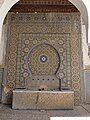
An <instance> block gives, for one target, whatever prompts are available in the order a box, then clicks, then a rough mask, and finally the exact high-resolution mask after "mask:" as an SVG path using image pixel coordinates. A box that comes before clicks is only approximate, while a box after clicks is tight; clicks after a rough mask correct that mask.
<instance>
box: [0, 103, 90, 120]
mask: <svg viewBox="0 0 90 120" xmlns="http://www.w3.org/2000/svg"><path fill="white" fill-rule="evenodd" d="M50 117H90V105H81V106H75V107H74V110H46V111H45V110H42V111H40V110H12V109H11V106H7V105H2V104H0V120H50Z"/></svg>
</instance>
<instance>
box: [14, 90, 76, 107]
mask: <svg viewBox="0 0 90 120" xmlns="http://www.w3.org/2000/svg"><path fill="white" fill-rule="evenodd" d="M73 107H74V92H73V91H29V90H13V101H12V108H13V109H73Z"/></svg>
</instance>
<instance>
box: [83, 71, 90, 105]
mask: <svg viewBox="0 0 90 120" xmlns="http://www.w3.org/2000/svg"><path fill="white" fill-rule="evenodd" d="M84 87H85V103H90V70H85V71H84Z"/></svg>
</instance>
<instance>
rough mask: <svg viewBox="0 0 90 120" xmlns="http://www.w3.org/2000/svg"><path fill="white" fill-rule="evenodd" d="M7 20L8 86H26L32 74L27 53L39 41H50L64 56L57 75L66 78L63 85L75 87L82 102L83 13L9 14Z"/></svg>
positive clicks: (78, 99) (61, 58)
mask: <svg viewBox="0 0 90 120" xmlns="http://www.w3.org/2000/svg"><path fill="white" fill-rule="evenodd" d="M7 19H8V24H9V31H8V33H9V36H8V42H7V54H6V58H7V59H6V73H5V74H6V81H5V86H7V87H9V88H10V89H13V88H16V87H21V88H23V87H26V79H27V77H28V76H29V70H28V67H27V62H26V61H27V60H26V59H27V55H28V53H29V51H30V50H31V49H32V48H33V47H35V46H37V45H38V44H42V43H48V44H50V45H51V46H53V47H54V48H55V49H56V50H57V51H58V53H59V56H60V67H59V69H58V72H57V74H56V75H57V77H58V78H61V79H62V87H70V88H72V90H74V96H75V104H76V105H78V104H79V103H80V89H81V84H80V81H81V76H80V75H81V68H82V67H81V62H80V60H81V56H80V54H81V46H80V42H81V41H80V40H81V27H80V14H79V13H74V14H73V13H37V14H34V13H29V14H28V13H26V14H20V13H19V14H8V16H7ZM44 57H45V56H44ZM46 59H47V58H46Z"/></svg>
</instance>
